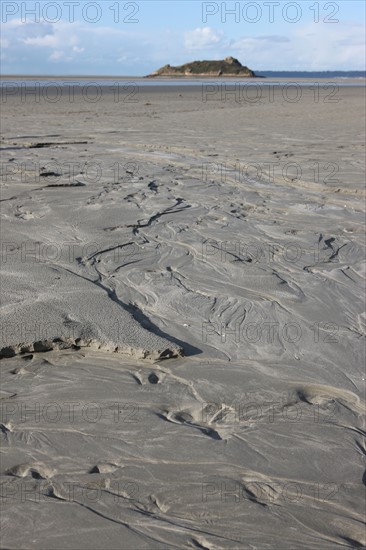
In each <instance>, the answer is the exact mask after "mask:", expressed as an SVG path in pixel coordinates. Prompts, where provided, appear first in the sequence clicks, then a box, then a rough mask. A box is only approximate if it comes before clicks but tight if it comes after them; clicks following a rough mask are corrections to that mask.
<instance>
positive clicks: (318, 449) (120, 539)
mask: <svg viewBox="0 0 366 550" xmlns="http://www.w3.org/2000/svg"><path fill="white" fill-rule="evenodd" d="M299 90H300V92H299ZM33 92H34V93H33V95H32V94H31V93H28V94H26V95H24V94H23V95H22V92H21V91H20V90H19V91H18V93H16V94H14V95H9V96H8V97H7V98H6V101H4V102H3V105H2V107H3V109H2V111H3V119H2V141H1V149H2V178H1V182H2V183H1V201H2V202H1V233H2V268H1V292H2V331H1V332H2V342H1V345H0V349H1V354H2V356H3V358H2V360H1V362H0V368H1V380H2V392H1V398H2V401H1V403H2V420H1V421H2V460H1V472H0V473H1V484H2V506H3V507H2V532H3V535H2V544H3V547H4V548H24V549H29V548H37V549H46V548H47V549H59V548H60V547H64V548H70V549H75V548H78V549H79V548H95V549H97V548H101V547H103V546H105V547H108V548H111V549H112V548H116V549H117V548H123V549H128V550H129V549H132V548H136V549H148V550H155V549H156V550H158V549H159V550H160V549H164V550H165V549H167V548H206V549H210V550H218V549H226V548H229V549H236V548H245V549H246V548H248V549H252V548H253V549H254V548H260V549H261V550H262V549H272V548H281V549H282V548H283V549H288V550H290V549H291V550H293V549H295V550H296V549H305V548H315V549H332V550H333V549H334V548H338V547H339V548H360V547H362V545H364V544H365V537H364V524H363V517H364V512H365V474H364V465H363V458H364V454H365V448H364V440H363V438H362V435H363V433H364V412H365V409H364V403H365V374H364V368H363V365H364V359H365V357H364V334H365V313H364V310H365V308H364V298H363V297H364V285H365V241H364V219H365V218H364V211H365V208H364V204H365V203H364V197H365V194H364V176H363V171H364V155H365V141H364V140H365V135H364V128H365V109H364V105H365V102H364V99H365V91H364V89H363V88H361V87H359V88H356V87H349V88H348V87H339V88H338V89H337V87H335V88H330V89H329V88H325V87H324V85H322V84H320V85H319V87H318V88H316V87H300V86H299V87H292V88H291V87H289V86H285V87H281V86H279V87H276V88H272V89H271V87H269V86H264V87H263V89H262V96H261V99H258V100H257V99H255V96H253V95H250V94H252V92H253V90H249V88H246V89H245V91H243V90H242V89H241V88H239V87H237V88H236V87H235V86H234V87H233V86H231V88H230V89H228V88H225V87H224V86H223V85H221V84H218V86H217V87H216V88H212V85H211V87H205V88H201V87H197V86H192V87H191V86H189V87H187V86H182V87H173V86H167V87H164V89H162V87H161V86H148V87H138V86H137V88H134V87H133V86H132V85H128V86H127V87H126V88H125V89H123V87H122V88H120V87H119V88H118V89H116V88H115V87H114V86H111V87H106V88H103V89H102V94H101V96H100V97H99V99H97V100H96V101H91V97H92V95H91V94H89V95H88V93H89V92H91V90H86V89H85V87H84V88H83V87H78V89H77V90H74V93H73V94H70V89H69V88H68V87H62V95H61V97H60V98H59V99H58V100H57V101H52V97H51V99H50V96H47V95H44V94H45V93H46V92H45V89H44V88H41V89H35V90H33ZM296 94H298V95H297V96H296ZM296 97H297V100H296V101H295V100H294V98H295V99H296ZM253 98H254V99H253ZM38 99H39V101H38ZM335 100H339V101H335ZM19 525H21V526H22V529H19V528H18V526H19Z"/></svg>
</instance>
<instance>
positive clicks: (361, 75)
mask: <svg viewBox="0 0 366 550" xmlns="http://www.w3.org/2000/svg"><path fill="white" fill-rule="evenodd" d="M254 72H255V78H263V77H267V78H279V79H283V78H290V79H294V78H299V79H300V78H301V79H303V78H304V79H308V78H309V79H311V78H320V79H323V78H324V79H329V78H341V79H342V78H356V79H357V78H358V79H365V78H366V71H259V70H258V71H257V70H256V71H254ZM225 77H226V76H225ZM22 78H25V79H30V80H37V79H39V80H61V79H66V80H73V79H77V80H118V79H123V80H129V79H144V78H145V77H144V75H141V74H140V75H76V74H75V75H62V74H57V75H56V74H50V75H45V74H43V75H40V74H0V79H1V80H14V79H22ZM163 78H167V79H168V78H169V77H163ZM175 78H177V76H176V77H175ZM190 78H192V79H194V78H195V77H194V76H193V75H192V76H191V77H190ZM196 78H198V77H196Z"/></svg>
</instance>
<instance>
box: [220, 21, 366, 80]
mask: <svg viewBox="0 0 366 550" xmlns="http://www.w3.org/2000/svg"><path fill="white" fill-rule="evenodd" d="M231 48H232V51H233V52H234V53H233V55H234V54H236V56H237V57H239V59H240V60H241V61H242V62H243V63H244V64H247V65H248V66H249V67H252V68H254V69H255V68H256V67H257V68H259V69H272V70H276V69H277V70H281V69H282V70H286V69H287V70H303V71H306V70H310V71H311V70H319V71H321V70H328V69H329V70H332V69H333V70H336V69H340V70H342V69H343V70H352V69H354V68H359V69H361V68H362V67H364V59H365V54H364V52H365V46H364V35H363V29H362V25H358V24H356V23H353V24H352V23H348V24H344V25H341V24H337V25H329V24H322V23H319V24H317V25H313V24H312V25H308V26H302V27H296V28H294V30H293V31H292V32H291V33H289V34H288V35H287V40H282V39H281V37H276V36H266V37H263V36H258V37H242V38H240V39H238V40H236V41H234V42H232V44H231Z"/></svg>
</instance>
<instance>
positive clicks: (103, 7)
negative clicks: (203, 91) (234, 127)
mask: <svg viewBox="0 0 366 550" xmlns="http://www.w3.org/2000/svg"><path fill="white" fill-rule="evenodd" d="M364 37H365V2H364V1H363V0H338V1H337V2H329V1H318V2H316V1H314V0H298V1H297V2H291V1H287V0H277V1H275V0H273V1H266V0H261V1H259V0H257V1H248V0H246V1H235V0H234V1H227V2H223V1H221V0H218V1H210V2H209V1H206V2H202V1H199V0H177V1H171V0H166V1H154V0H146V1H139V0H136V1H133V2H130V1H127V2H124V1H121V0H118V1H116V0H111V1H110V0H99V1H96V2H91V1H87V0H78V1H73V0H65V1H62V0H58V1H51V0H50V1H49V0H42V1H38V2H36V1H32V2H30V1H20V0H19V1H7V0H2V3H1V73H2V74H9V75H10V74H26V75H32V74H34V75H70V76H71V75H72V76H74V75H75V76H76V75H100V76H105V75H111V76H123V75H126V76H141V75H146V74H148V73H150V72H152V71H154V70H156V69H158V68H159V67H161V66H163V65H166V64H167V63H169V64H170V65H181V64H183V63H187V62H190V61H194V60H203V59H223V58H225V57H227V56H229V55H230V56H233V57H236V58H238V59H239V61H240V62H241V63H242V64H243V65H247V66H248V67H249V68H251V69H253V70H255V71H261V70H262V71H263V70H288V71H296V70H299V71H306V70H309V71H322V70H364V69H365V39H364Z"/></svg>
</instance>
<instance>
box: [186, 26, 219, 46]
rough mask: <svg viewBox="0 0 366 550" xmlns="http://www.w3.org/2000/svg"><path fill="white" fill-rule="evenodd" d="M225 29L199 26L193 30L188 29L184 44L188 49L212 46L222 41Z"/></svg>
mask: <svg viewBox="0 0 366 550" xmlns="http://www.w3.org/2000/svg"><path fill="white" fill-rule="evenodd" d="M223 38H224V32H223V31H216V30H215V29H212V28H211V27H198V28H197V29H194V30H193V31H187V32H186V33H185V35H184V46H185V47H186V48H187V50H201V49H205V48H212V47H215V46H217V45H218V44H220V43H221V42H222V40H223Z"/></svg>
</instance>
